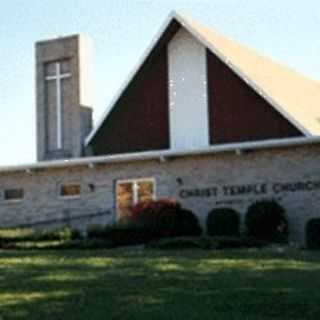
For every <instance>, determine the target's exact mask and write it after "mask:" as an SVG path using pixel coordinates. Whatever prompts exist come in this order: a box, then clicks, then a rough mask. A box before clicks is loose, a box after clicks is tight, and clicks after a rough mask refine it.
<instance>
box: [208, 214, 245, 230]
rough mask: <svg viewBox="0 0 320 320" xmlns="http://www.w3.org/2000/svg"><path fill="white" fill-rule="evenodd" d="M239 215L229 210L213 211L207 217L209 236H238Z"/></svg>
mask: <svg viewBox="0 0 320 320" xmlns="http://www.w3.org/2000/svg"><path fill="white" fill-rule="evenodd" d="M239 227H240V215H239V213H238V212H237V211H235V210H233V209H230V208H218V209H213V210H212V211H211V212H210V213H209V214H208V217H207V232H208V234H209V235H210V236H238V235H239Z"/></svg>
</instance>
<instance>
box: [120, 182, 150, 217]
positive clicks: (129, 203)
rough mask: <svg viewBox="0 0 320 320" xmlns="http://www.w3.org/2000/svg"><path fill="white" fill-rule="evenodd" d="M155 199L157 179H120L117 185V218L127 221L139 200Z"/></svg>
mask: <svg viewBox="0 0 320 320" xmlns="http://www.w3.org/2000/svg"><path fill="white" fill-rule="evenodd" d="M153 199H155V180H154V179H152V178H149V179H131V180H119V181H117V185H116V201H117V220H118V221H119V222H126V221H127V220H128V217H129V216H130V214H131V211H132V208H133V207H134V206H135V205H136V204H137V203H139V202H143V201H148V200H153Z"/></svg>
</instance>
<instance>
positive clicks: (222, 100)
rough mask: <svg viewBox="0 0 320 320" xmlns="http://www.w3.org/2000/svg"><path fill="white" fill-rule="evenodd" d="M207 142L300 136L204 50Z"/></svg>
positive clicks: (276, 112)
mask: <svg viewBox="0 0 320 320" xmlns="http://www.w3.org/2000/svg"><path fill="white" fill-rule="evenodd" d="M207 65H208V67H207V68H208V96H209V124H210V143H211V144H219V143H230V142H243V141H255V140H265V139H275V138H288V137H296V136H302V133H301V132H300V131H299V130H298V129H297V128H296V127H294V126H293V125H292V124H291V123H290V122H289V121H288V120H287V119H285V118H284V117H283V116H282V115H281V114H280V113H279V112H278V111H277V110H275V109H274V108H273V107H272V106H271V105H270V104H269V103H268V102H267V101H266V100H265V99H263V98H262V97H261V96H260V95H258V94H257V93H256V92H255V91H254V90H253V89H252V88H251V87H249V86H248V85H247V84H246V83H245V82H244V81H243V80H242V79H241V78H240V77H238V76H237V75H236V74H235V73H234V72H233V71H232V70H231V69H230V68H229V67H228V66H227V65H225V64H224V63H223V62H222V61H221V60H220V59H218V58H217V57H216V56H215V55H214V54H212V53H211V52H210V51H209V50H207Z"/></svg>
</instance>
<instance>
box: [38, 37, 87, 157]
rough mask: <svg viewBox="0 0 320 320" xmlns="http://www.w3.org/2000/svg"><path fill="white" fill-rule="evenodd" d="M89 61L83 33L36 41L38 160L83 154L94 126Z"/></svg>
mask: <svg viewBox="0 0 320 320" xmlns="http://www.w3.org/2000/svg"><path fill="white" fill-rule="evenodd" d="M89 63H90V58H89V46H88V40H87V39H86V38H85V37H84V36H83V35H74V36H68V37H63V38H56V39H51V40H46V41H40V42H38V43H36V104H37V112H36V117H37V158H38V161H45V160H54V159H68V158H75V157H81V156H82V155H83V146H84V139H85V137H86V136H87V135H88V134H89V133H90V131H91V129H92V109H91V108H90V107H91V101H90V90H89V85H90V77H89V74H90V68H89V67H88V65H89Z"/></svg>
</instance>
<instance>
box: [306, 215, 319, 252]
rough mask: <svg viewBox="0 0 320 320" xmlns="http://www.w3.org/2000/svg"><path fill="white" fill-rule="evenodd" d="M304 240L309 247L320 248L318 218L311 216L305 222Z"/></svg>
mask: <svg viewBox="0 0 320 320" xmlns="http://www.w3.org/2000/svg"><path fill="white" fill-rule="evenodd" d="M306 242H307V247H308V248H309V249H313V250H314V249H320V218H313V219H311V220H309V221H308V222H307V225H306Z"/></svg>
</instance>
